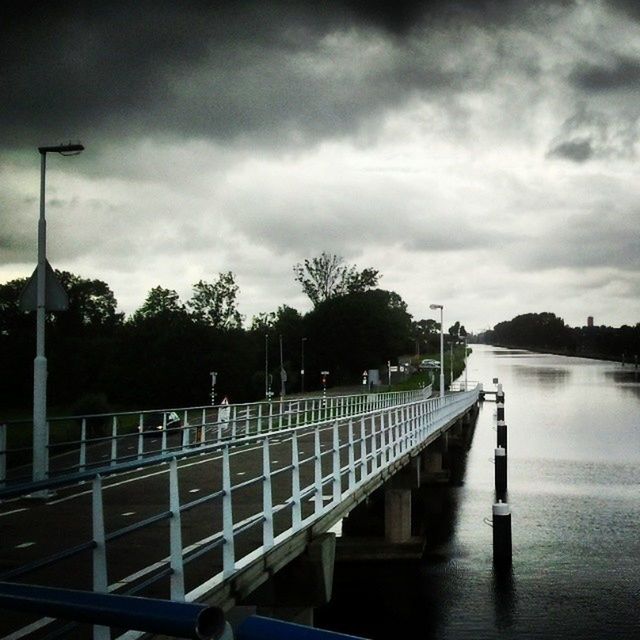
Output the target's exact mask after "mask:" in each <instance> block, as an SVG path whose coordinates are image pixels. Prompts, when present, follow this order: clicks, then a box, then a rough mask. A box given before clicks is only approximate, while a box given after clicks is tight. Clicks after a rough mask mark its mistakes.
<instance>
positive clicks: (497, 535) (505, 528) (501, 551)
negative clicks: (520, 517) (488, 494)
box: [493, 500, 512, 566]
mask: <svg viewBox="0 0 640 640" xmlns="http://www.w3.org/2000/svg"><path fill="white" fill-rule="evenodd" d="M511 555H512V554H511V509H510V508H509V505H508V504H507V503H506V502H502V500H498V502H497V503H496V504H494V505H493V562H494V564H497V565H503V566H504V565H510V564H511Z"/></svg>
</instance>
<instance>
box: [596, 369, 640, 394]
mask: <svg viewBox="0 0 640 640" xmlns="http://www.w3.org/2000/svg"><path fill="white" fill-rule="evenodd" d="M604 377H605V380H607V381H608V382H614V383H615V384H616V385H618V388H620V389H622V390H623V391H628V392H631V393H632V394H634V395H636V396H637V397H638V398H640V369H636V368H635V367H634V368H633V369H613V370H612V371H605V372H604Z"/></svg>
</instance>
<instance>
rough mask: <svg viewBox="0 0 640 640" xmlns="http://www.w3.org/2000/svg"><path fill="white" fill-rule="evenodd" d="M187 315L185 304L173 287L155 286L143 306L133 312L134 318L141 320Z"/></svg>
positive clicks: (135, 320) (137, 320) (134, 319)
mask: <svg viewBox="0 0 640 640" xmlns="http://www.w3.org/2000/svg"><path fill="white" fill-rule="evenodd" d="M185 315H186V309H185V306H184V305H183V304H182V303H181V302H180V297H179V296H178V294H177V293H176V292H175V291H174V290H173V289H165V288H164V287H159V286H158V287H153V289H151V291H149V293H148V294H147V297H146V299H145V301H144V302H143V304H142V306H141V307H140V308H139V309H138V310H137V311H136V312H135V313H134V314H133V318H132V320H133V321H134V322H140V321H143V320H149V319H152V318H165V319H167V318H170V317H172V316H180V317H183V316H185Z"/></svg>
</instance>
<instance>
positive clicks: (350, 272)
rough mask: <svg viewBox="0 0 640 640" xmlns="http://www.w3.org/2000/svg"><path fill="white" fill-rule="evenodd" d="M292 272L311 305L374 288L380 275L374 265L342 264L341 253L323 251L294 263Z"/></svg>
mask: <svg viewBox="0 0 640 640" xmlns="http://www.w3.org/2000/svg"><path fill="white" fill-rule="evenodd" d="M293 272H294V274H295V279H296V281H297V282H299V283H300V284H301V285H302V290H303V291H304V293H305V294H306V295H307V296H308V297H309V299H310V300H311V302H312V303H313V306H314V307H315V306H317V305H318V304H319V303H320V302H323V301H324V300H329V299H330V298H335V297H338V296H342V295H346V294H349V293H362V292H364V291H368V290H369V289H373V288H374V287H376V286H377V285H378V280H379V279H380V274H379V272H378V271H377V270H376V269H370V268H367V269H363V270H362V271H359V270H358V269H357V268H356V266H355V265H347V264H345V262H344V258H342V257H341V256H337V255H335V254H331V255H330V254H328V253H326V252H325V251H323V252H322V253H321V254H320V255H319V256H317V257H315V258H311V260H308V259H305V261H304V264H300V263H298V264H295V265H294V266H293Z"/></svg>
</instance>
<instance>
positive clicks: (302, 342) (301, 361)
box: [300, 338, 307, 393]
mask: <svg viewBox="0 0 640 640" xmlns="http://www.w3.org/2000/svg"><path fill="white" fill-rule="evenodd" d="M306 341H307V339H306V338H302V340H300V393H304V343H305V342H306Z"/></svg>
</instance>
